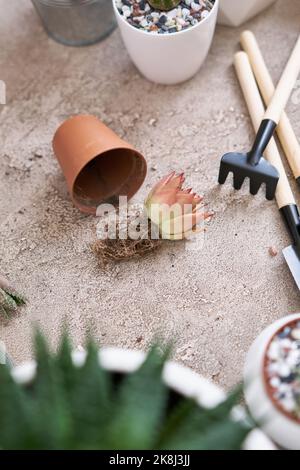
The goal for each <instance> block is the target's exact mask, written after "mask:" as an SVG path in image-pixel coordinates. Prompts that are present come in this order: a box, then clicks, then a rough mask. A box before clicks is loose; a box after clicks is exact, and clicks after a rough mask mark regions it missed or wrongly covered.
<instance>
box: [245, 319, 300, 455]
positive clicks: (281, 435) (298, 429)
mask: <svg viewBox="0 0 300 470" xmlns="http://www.w3.org/2000/svg"><path fill="white" fill-rule="evenodd" d="M295 323H296V324H297V325H298V324H300V313H297V314H294V315H289V316H287V317H284V318H281V319H280V320H277V321H276V322H275V323H272V324H271V325H270V326H268V327H267V328H266V329H265V330H264V331H263V332H262V333H261V334H260V335H259V336H258V337H257V338H256V340H255V341H254V343H253V344H252V346H251V348H250V350H249V352H248V355H247V358H246V363H245V369H244V382H245V398H246V402H247V405H248V407H249V410H250V413H251V415H252V416H253V418H254V419H255V420H256V422H257V423H259V424H260V426H261V428H262V429H263V431H264V432H265V433H266V434H267V435H268V436H269V437H270V438H271V439H273V440H274V442H276V443H277V444H279V445H280V446H281V447H284V448H286V449H290V450H300V420H299V419H298V420H297V419H295V418H294V417H293V416H292V413H287V412H286V411H284V409H282V408H281V407H280V406H279V405H280V401H279V400H281V399H285V397H284V396H286V399H288V393H289V392H288V391H286V389H288V388H289V386H292V387H294V385H293V384H292V380H294V379H290V376H291V373H290V371H289V370H288V372H287V374H286V372H285V370H284V369H286V368H288V369H289V368H291V365H290V364H291V360H293V356H294V355H295V353H296V355H297V354H298V356H299V350H298V349H297V348H298V345H299V347H300V340H296V341H295V346H296V347H295V349H294V348H293V347H292V346H291V344H290V343H291V341H290V339H288V337H287V336H286V335H289V334H290V333H289V330H291V325H293V324H295ZM298 332H299V335H300V327H299V326H298ZM274 339H275V340H276V341H278V345H277V344H276V348H277V346H279V347H280V343H281V341H283V343H282V346H283V349H282V350H281V349H279V353H278V354H277V353H276V354H277V356H278V358H277V359H276V357H277V356H276V357H275V355H274V350H271V347H272V343H273V342H274ZM287 340H288V342H289V344H287ZM273 349H274V347H273ZM281 351H284V355H282V354H281ZM289 351H291V352H289ZM275 352H276V351H275ZM273 356H274V357H273ZM285 356H287V357H285ZM270 357H271V358H272V359H274V362H275V359H276V361H277V362H275V366H276V367H277V366H278V367H279V368H278V371H275V372H274V377H273V378H274V379H275V381H277V382H278V384H280V383H282V384H284V389H285V390H282V391H281V390H280V389H279V385H275V382H274V385H273V384H272V382H271V381H269V374H270V372H269V368H268V369H267V368H266V367H267V365H269V364H268V361H270ZM272 367H273V368H274V364H272ZM270 370H271V369H270ZM267 371H268V373H267ZM283 375H284V377H283ZM281 380H282V382H281ZM270 384H272V387H271V389H270ZM273 386H274V387H275V386H276V387H277V386H278V391H279V392H280V395H279V397H280V398H278V400H276V401H275V400H274V393H273V392H274V390H275V389H274V388H273ZM282 392H283V393H282ZM293 393H294V392H293Z"/></svg>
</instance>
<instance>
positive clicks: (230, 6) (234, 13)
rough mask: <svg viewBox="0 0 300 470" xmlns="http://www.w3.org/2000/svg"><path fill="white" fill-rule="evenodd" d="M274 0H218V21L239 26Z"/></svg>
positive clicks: (274, 0)
mask: <svg viewBox="0 0 300 470" xmlns="http://www.w3.org/2000/svg"><path fill="white" fill-rule="evenodd" d="M275 2H276V0H220V9H219V16H218V23H219V24H224V25H226V26H240V25H241V24H242V23H244V22H245V21H248V20H250V18H252V17H253V16H255V15H257V14H258V13H260V12H261V11H263V10H264V9H265V8H267V7H268V6H270V5H272V3H275Z"/></svg>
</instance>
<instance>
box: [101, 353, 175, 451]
mask: <svg viewBox="0 0 300 470" xmlns="http://www.w3.org/2000/svg"><path fill="white" fill-rule="evenodd" d="M167 354H168V352H166V353H165V354H160V352H159V348H158V347H157V346H156V345H155V346H153V347H152V349H151V350H150V352H149V354H148V356H147V358H146V360H145V362H144V363H143V364H142V366H141V367H140V368H139V369H138V370H137V371H136V372H134V373H132V374H129V375H128V376H127V377H125V378H124V382H123V384H121V386H120V389H119V392H118V394H117V397H116V404H115V408H114V416H113V418H112V423H111V425H110V427H109V434H108V438H109V441H108V446H109V448H111V449H151V448H153V445H154V443H155V440H156V436H157V435H158V433H159V427H160V423H161V420H162V419H163V418H164V413H165V409H166V403H167V395H168V390H167V387H166V386H165V384H164V383H163V381H162V370H163V366H164V363H165V360H166V355H167Z"/></svg>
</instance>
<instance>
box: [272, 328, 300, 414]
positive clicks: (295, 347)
mask: <svg viewBox="0 0 300 470" xmlns="http://www.w3.org/2000/svg"><path fill="white" fill-rule="evenodd" d="M265 376H266V381H267V386H268V387H267V388H268V390H269V391H270V393H271V396H272V398H273V400H275V401H276V403H277V404H278V407H279V408H281V409H282V410H283V411H285V412H286V413H288V414H290V415H291V416H292V417H293V418H295V419H296V420H297V421H299V422H300V325H299V322H295V323H293V324H290V325H288V326H285V327H283V328H282V329H281V330H280V331H278V333H277V334H276V335H275V336H274V338H273V339H272V341H271V343H270V345H269V348H268V350H267V354H266V368H265Z"/></svg>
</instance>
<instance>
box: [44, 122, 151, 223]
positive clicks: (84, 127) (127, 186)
mask: <svg viewBox="0 0 300 470" xmlns="http://www.w3.org/2000/svg"><path fill="white" fill-rule="evenodd" d="M53 150H54V153H55V155H56V157H57V159H58V161H59V164H60V166H61V168H62V171H63V173H64V175H65V178H66V181H67V185H68V190H69V192H70V195H71V198H72V200H73V202H74V204H75V205H76V206H77V207H78V208H79V209H80V210H81V211H83V212H87V213H89V214H95V213H96V210H97V207H98V206H99V204H101V203H102V202H106V203H112V204H116V203H117V202H118V197H119V196H127V197H128V199H129V198H131V197H132V196H133V195H134V194H135V193H136V192H137V191H138V189H139V188H140V187H141V185H142V184H143V181H144V179H145V176H146V171H147V164H146V161H145V159H144V157H143V156H142V155H141V154H140V153H139V152H137V151H136V150H135V149H134V148H133V147H132V146H131V145H130V144H128V143H127V142H125V141H124V140H122V139H121V138H120V137H118V136H117V135H116V134H115V133H114V132H113V131H112V130H111V129H109V128H108V127H107V126H105V124H103V123H102V122H101V121H99V119H97V118H96V117H95V116H91V115H85V114H82V115H78V116H74V117H71V118H69V119H67V120H66V121H65V122H64V123H63V124H62V125H61V126H60V127H59V128H58V129H57V131H56V133H55V135H54V138H53Z"/></svg>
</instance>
